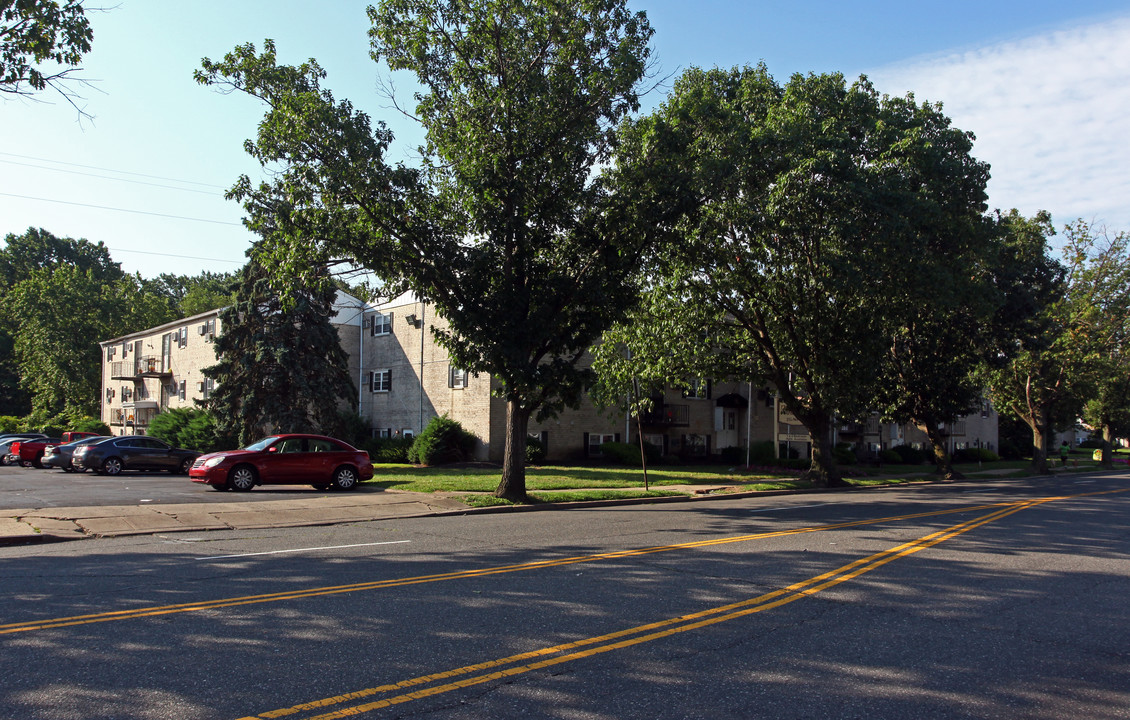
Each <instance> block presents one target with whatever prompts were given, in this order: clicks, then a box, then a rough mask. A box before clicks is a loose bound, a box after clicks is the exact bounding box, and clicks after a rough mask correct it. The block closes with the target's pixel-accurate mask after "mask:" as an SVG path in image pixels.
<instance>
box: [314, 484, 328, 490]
mask: <svg viewBox="0 0 1130 720" xmlns="http://www.w3.org/2000/svg"><path fill="white" fill-rule="evenodd" d="M311 487H312V488H314V489H315V490H329V489H330V486H329V485H327V484H325V483H314V484H313V485H311Z"/></svg>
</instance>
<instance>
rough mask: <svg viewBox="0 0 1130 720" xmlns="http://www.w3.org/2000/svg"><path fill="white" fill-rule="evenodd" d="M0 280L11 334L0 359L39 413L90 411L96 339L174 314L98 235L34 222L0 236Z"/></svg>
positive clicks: (97, 383) (97, 362) (96, 385)
mask: <svg viewBox="0 0 1130 720" xmlns="http://www.w3.org/2000/svg"><path fill="white" fill-rule="evenodd" d="M0 283H2V284H0V309H2V310H3V313H2V315H0V318H2V319H0V326H2V328H3V330H4V331H5V332H6V333H7V334H9V335H10V336H11V338H12V355H11V357H7V358H5V357H3V356H0V364H4V365H7V366H8V367H9V368H11V367H13V366H14V367H15V368H16V374H18V376H19V383H20V387H21V388H22V389H23V390H24V391H25V392H27V393H28V395H29V396H30V404H31V409H32V410H34V411H37V412H39V413H42V414H45V415H54V414H57V413H60V412H64V411H69V412H73V413H78V414H87V415H94V414H97V407H98V403H99V395H100V392H101V383H102V377H101V371H100V368H101V358H100V355H99V348H98V343H99V342H100V341H102V340H106V339H108V338H112V337H115V336H118V335H121V334H123V333H127V332H132V331H134V330H137V329H140V328H146V327H152V326H154V325H159V324H161V323H163V322H167V321H169V320H172V319H173V318H174V317H175V314H173V313H172V311H171V308H170V307H169V305H168V304H167V303H165V302H163V301H162V300H161V299H159V298H156V297H154V296H152V295H149V294H147V293H145V292H143V291H142V281H141V279H140V278H138V277H136V276H131V275H127V274H125V273H124V272H123V271H122V269H121V267H120V266H119V264H118V263H116V262H114V261H113V260H112V259H111V258H110V253H109V251H108V250H107V249H106V247H105V246H104V245H103V244H102V243H97V244H95V243H91V242H89V241H87V240H83V239H80V240H73V239H71V238H59V237H56V236H54V235H52V234H51V233H49V232H47V231H46V230H42V229H35V228H29V229H28V231H27V232H25V233H24V234H22V235H8V236H7V237H6V238H5V247H4V248H3V250H0ZM0 350H2V348H0ZM21 409H23V408H21Z"/></svg>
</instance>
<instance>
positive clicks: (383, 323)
mask: <svg viewBox="0 0 1130 720" xmlns="http://www.w3.org/2000/svg"><path fill="white" fill-rule="evenodd" d="M370 323H371V324H370V325H369V334H370V335H388V334H389V333H391V332H392V313H389V314H388V315H382V314H381V313H377V314H376V315H374V316H373V317H372V319H371V320H370Z"/></svg>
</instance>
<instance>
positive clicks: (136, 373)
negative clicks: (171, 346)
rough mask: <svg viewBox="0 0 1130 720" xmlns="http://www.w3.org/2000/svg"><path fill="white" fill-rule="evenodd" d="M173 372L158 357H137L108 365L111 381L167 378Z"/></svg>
mask: <svg viewBox="0 0 1130 720" xmlns="http://www.w3.org/2000/svg"><path fill="white" fill-rule="evenodd" d="M172 376H173V371H172V369H170V368H169V367H167V366H166V364H165V363H163V362H162V361H161V358H160V357H159V356H156V355H153V356H149V357H139V358H134V359H133V360H132V361H131V360H119V361H118V362H114V363H110V379H111V380H136V379H138V378H169V377H172Z"/></svg>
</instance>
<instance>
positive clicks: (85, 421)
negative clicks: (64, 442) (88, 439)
mask: <svg viewBox="0 0 1130 720" xmlns="http://www.w3.org/2000/svg"><path fill="white" fill-rule="evenodd" d="M71 430H76V431H78V432H92V433H98V434H99V435H109V434H110V426H109V425H107V424H106V423H104V422H102V421H101V420H99V419H98V418H92V417H90V416H89V415H84V416H83V417H80V418H76V419H75V420H74V421H73V422H72V423H71Z"/></svg>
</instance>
